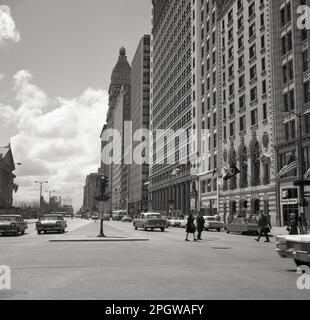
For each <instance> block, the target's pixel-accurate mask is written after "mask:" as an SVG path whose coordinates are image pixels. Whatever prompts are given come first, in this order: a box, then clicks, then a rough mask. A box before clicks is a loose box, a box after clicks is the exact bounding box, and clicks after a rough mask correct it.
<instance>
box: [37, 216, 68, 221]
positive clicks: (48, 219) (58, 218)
mask: <svg viewBox="0 0 310 320" xmlns="http://www.w3.org/2000/svg"><path fill="white" fill-rule="evenodd" d="M42 220H43V221H55V220H63V217H60V216H46V217H43V218H42Z"/></svg>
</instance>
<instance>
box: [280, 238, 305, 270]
mask: <svg viewBox="0 0 310 320" xmlns="http://www.w3.org/2000/svg"><path fill="white" fill-rule="evenodd" d="M276 246H277V253H278V254H279V256H280V257H281V258H290V259H294V261H295V263H296V265H297V266H302V265H307V266H309V267H310V234H305V235H294V236H293V235H292V236H291V235H284V236H277V240H276Z"/></svg>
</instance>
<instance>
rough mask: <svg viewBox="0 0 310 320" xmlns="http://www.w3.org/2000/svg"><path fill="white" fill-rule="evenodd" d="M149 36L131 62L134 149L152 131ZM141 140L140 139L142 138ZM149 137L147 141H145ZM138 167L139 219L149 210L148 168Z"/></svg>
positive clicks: (133, 181)
mask: <svg viewBox="0 0 310 320" xmlns="http://www.w3.org/2000/svg"><path fill="white" fill-rule="evenodd" d="M150 41H151V40H150V36H149V35H144V36H143V38H142V39H141V40H140V42H139V45H138V48H137V51H136V53H135V56H134V59H133V61H132V66H131V67H132V77H131V120H132V133H133V138H134V137H135V136H136V138H135V139H136V140H140V142H139V141H134V139H133V148H134V149H135V148H136V147H137V146H138V145H139V144H141V142H142V141H143V137H144V136H143V132H141V134H139V131H141V130H142V129H147V130H149V129H150V52H151V48H150ZM139 136H140V137H139ZM145 138H146V137H144V139H145ZM137 152H140V150H139V151H137ZM141 152H142V156H143V157H149V154H146V153H147V152H148V150H147V148H144V149H143V150H142V151H141ZM147 163H148V161H146V163H145V164H139V163H135V161H133V163H132V165H131V166H130V179H129V203H130V208H131V213H132V214H134V215H136V214H138V213H140V212H142V211H146V210H148V205H149V203H148V186H147V182H148V179H149V165H148V164H147Z"/></svg>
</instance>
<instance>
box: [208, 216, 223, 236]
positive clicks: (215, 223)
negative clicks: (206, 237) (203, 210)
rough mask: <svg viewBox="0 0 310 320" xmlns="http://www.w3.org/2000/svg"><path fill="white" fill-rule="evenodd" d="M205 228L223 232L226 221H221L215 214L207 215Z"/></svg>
mask: <svg viewBox="0 0 310 320" xmlns="http://www.w3.org/2000/svg"><path fill="white" fill-rule="evenodd" d="M204 219H205V230H206V231H209V230H216V231H217V232H221V230H222V229H224V222H223V221H219V220H217V219H216V217H213V216H205V217H204Z"/></svg>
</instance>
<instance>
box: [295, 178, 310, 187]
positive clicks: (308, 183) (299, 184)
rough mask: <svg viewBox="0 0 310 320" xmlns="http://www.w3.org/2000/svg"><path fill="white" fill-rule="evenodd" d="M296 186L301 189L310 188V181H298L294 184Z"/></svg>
mask: <svg viewBox="0 0 310 320" xmlns="http://www.w3.org/2000/svg"><path fill="white" fill-rule="evenodd" d="M294 186H295V187H301V186H304V187H305V186H310V180H303V181H301V180H298V181H295V182H294Z"/></svg>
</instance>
